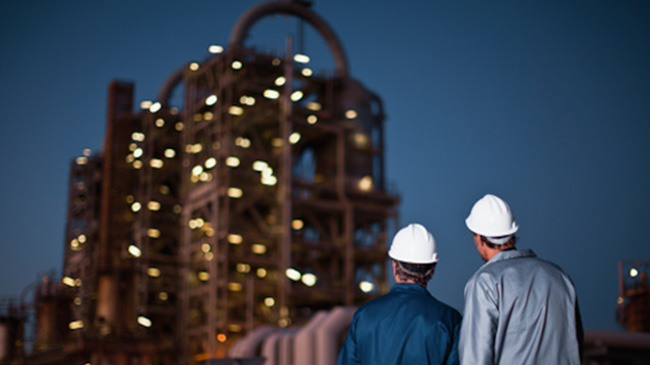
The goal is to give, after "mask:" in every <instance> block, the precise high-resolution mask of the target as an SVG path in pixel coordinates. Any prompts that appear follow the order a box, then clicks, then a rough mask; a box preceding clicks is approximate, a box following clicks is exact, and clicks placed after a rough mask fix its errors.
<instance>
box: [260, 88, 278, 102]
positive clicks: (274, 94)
mask: <svg viewBox="0 0 650 365" xmlns="http://www.w3.org/2000/svg"><path fill="white" fill-rule="evenodd" d="M262 95H264V97H265V98H267V99H272V100H273V99H277V98H279V97H280V92H279V91H277V90H273V89H266V90H264V93H263V94H262Z"/></svg>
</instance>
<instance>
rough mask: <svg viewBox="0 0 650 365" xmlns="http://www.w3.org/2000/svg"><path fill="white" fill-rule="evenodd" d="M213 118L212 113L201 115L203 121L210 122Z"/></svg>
mask: <svg viewBox="0 0 650 365" xmlns="http://www.w3.org/2000/svg"><path fill="white" fill-rule="evenodd" d="M212 118H214V113H212V112H205V113H203V119H205V120H212Z"/></svg>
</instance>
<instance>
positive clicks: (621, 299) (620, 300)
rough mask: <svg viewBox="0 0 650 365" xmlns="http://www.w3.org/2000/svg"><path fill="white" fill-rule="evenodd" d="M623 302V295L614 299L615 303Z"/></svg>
mask: <svg viewBox="0 0 650 365" xmlns="http://www.w3.org/2000/svg"><path fill="white" fill-rule="evenodd" d="M624 302H625V299H623V297H618V298H617V299H616V304H623V303H624Z"/></svg>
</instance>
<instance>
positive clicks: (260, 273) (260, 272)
mask: <svg viewBox="0 0 650 365" xmlns="http://www.w3.org/2000/svg"><path fill="white" fill-rule="evenodd" d="M255 273H256V274H257V277H258V278H260V279H263V278H265V277H266V274H267V272H266V269H265V268H263V267H260V268H259V269H257V271H256V272H255Z"/></svg>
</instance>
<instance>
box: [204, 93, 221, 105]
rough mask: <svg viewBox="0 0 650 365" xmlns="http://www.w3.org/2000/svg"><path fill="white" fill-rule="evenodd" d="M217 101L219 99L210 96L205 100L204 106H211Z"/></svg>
mask: <svg viewBox="0 0 650 365" xmlns="http://www.w3.org/2000/svg"><path fill="white" fill-rule="evenodd" d="M218 100H219V97H218V96H216V95H214V94H213V95H210V96H208V97H207V98H205V105H207V106H212V105H214V104H215V103H216V102H217V101H218Z"/></svg>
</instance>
